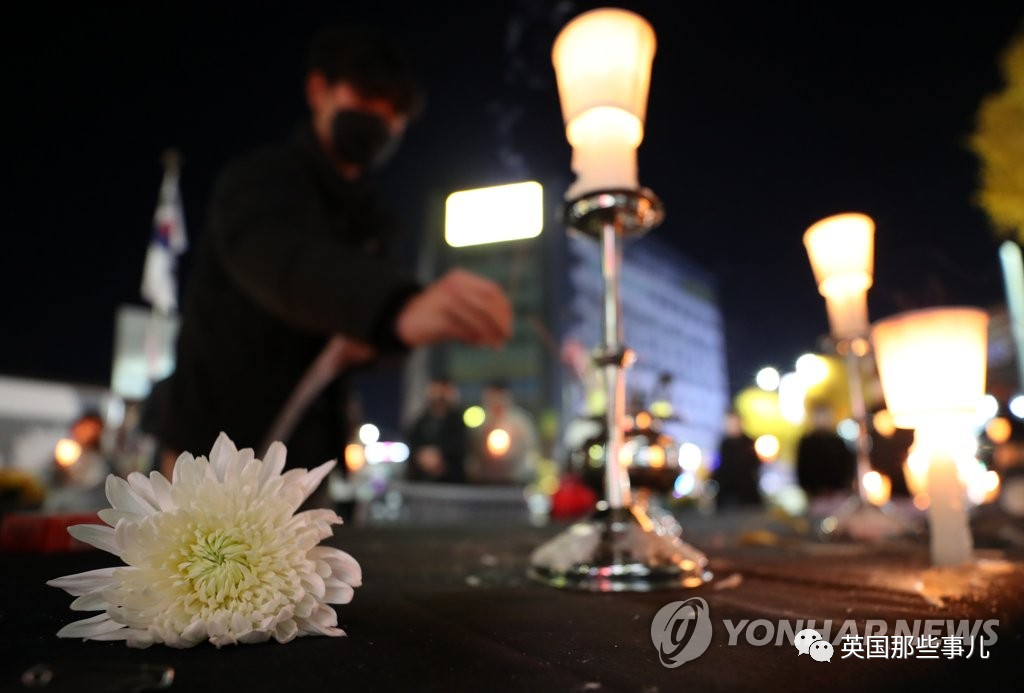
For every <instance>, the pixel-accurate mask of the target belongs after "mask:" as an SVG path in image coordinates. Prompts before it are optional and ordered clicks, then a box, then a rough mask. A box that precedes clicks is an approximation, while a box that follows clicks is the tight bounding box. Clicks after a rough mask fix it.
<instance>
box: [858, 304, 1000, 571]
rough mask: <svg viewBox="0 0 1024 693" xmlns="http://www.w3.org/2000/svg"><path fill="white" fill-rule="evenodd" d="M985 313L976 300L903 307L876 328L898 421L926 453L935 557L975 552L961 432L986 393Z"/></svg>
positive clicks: (959, 558) (956, 558) (945, 559)
mask: <svg viewBox="0 0 1024 693" xmlns="http://www.w3.org/2000/svg"><path fill="white" fill-rule="evenodd" d="M987 330H988V316H987V315H986V314H985V312H984V311H982V310H979V309H976V308H933V309H928V310H918V311H911V312H908V313H901V314H899V315H895V316H893V317H891V318H888V319H886V320H882V321H880V322H878V323H877V324H876V325H875V326H874V328H873V329H872V331H871V336H872V339H873V340H874V343H875V353H876V358H877V360H878V373H879V377H880V378H881V381H882V391H883V392H884V394H885V401H886V404H887V406H888V408H889V411H890V413H891V414H892V417H893V421H894V423H895V424H896V425H897V426H899V427H900V428H913V429H914V446H915V449H916V451H917V453H918V454H920V455H924V456H926V457H927V458H928V460H929V464H928V477H927V478H928V481H927V492H928V496H929V499H930V504H929V506H928V522H929V525H930V528H931V551H932V562H933V563H935V564H936V565H953V564H957V563H963V562H965V561H968V560H970V558H971V546H972V542H971V534H970V528H969V527H968V524H967V511H966V508H965V498H964V488H963V485H962V484H961V482H960V479H959V476H958V472H957V459H956V457H957V456H956V454H955V450H956V448H957V443H958V440H961V439H965V438H969V436H970V435H971V426H972V424H973V421H974V418H975V414H976V411H977V407H978V402H979V401H980V400H981V398H982V397H983V396H984V394H985V366H986V356H987V354H986V347H987Z"/></svg>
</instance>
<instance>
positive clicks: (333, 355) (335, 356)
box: [320, 335, 377, 373]
mask: <svg viewBox="0 0 1024 693" xmlns="http://www.w3.org/2000/svg"><path fill="white" fill-rule="evenodd" d="M376 357H377V353H376V352H375V351H374V349H373V347H372V346H370V345H369V344H367V343H365V342H360V341H359V340H358V339H352V338H351V337H345V336H343V335H334V336H333V337H331V340H330V341H329V342H328V343H327V346H326V347H324V350H323V351H322V352H321V355H320V358H321V359H324V361H325V362H326V363H328V364H330V368H331V369H333V370H334V371H335V372H337V373H341V372H342V371H344V370H346V369H348V368H351V367H353V366H358V365H361V364H364V363H368V362H370V361H372V360H373V359H374V358H376Z"/></svg>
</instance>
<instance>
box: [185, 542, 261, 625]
mask: <svg viewBox="0 0 1024 693" xmlns="http://www.w3.org/2000/svg"><path fill="white" fill-rule="evenodd" d="M194 536H195V541H194V542H193V543H192V544H190V545H189V546H188V547H187V549H186V550H185V551H184V552H183V553H185V560H183V561H182V562H181V563H180V564H179V565H178V568H179V570H180V571H181V575H182V576H184V577H185V578H186V579H187V580H188V582H189V583H190V584H191V585H192V589H193V591H194V593H195V594H196V595H197V596H198V597H199V599H200V601H202V602H204V603H205V604H206V605H207V606H223V605H224V602H225V601H226V600H228V599H235V598H237V597H238V596H239V591H240V590H243V589H245V588H247V587H249V586H251V585H252V584H253V583H254V582H255V581H256V580H255V575H254V574H253V567H252V566H251V565H250V562H249V555H250V551H251V547H250V546H249V544H248V543H246V542H245V541H244V540H242V539H240V538H239V537H237V536H235V535H234V534H232V533H231V532H229V531H227V530H225V529H216V530H214V531H212V532H210V533H209V534H205V533H203V532H202V531H201V530H196V532H195V535H194Z"/></svg>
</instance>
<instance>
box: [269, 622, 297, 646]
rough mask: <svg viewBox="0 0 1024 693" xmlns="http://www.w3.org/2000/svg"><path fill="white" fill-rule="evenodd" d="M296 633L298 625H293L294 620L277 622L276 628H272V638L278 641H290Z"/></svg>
mask: <svg viewBox="0 0 1024 693" xmlns="http://www.w3.org/2000/svg"><path fill="white" fill-rule="evenodd" d="M298 634H299V627H298V626H297V625H295V621H293V620H292V619H288V620H287V621H281V622H280V623H278V624H277V628H275V629H274V640H277V641H278V642H279V643H286V642H291V641H292V640H294V639H295V636H297V635H298Z"/></svg>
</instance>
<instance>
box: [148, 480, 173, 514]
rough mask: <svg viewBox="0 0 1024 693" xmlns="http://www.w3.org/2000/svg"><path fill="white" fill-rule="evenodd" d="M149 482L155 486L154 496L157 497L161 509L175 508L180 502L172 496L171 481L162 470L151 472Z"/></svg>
mask: <svg viewBox="0 0 1024 693" xmlns="http://www.w3.org/2000/svg"><path fill="white" fill-rule="evenodd" d="M149 483H150V484H151V485H152V487H153V497H154V498H155V499H156V502H157V507H158V508H159V509H160V510H164V511H167V510H174V509H175V508H177V507H178V504H177V503H175V502H174V499H173V498H172V497H171V489H172V486H171V482H169V481H168V480H167V477H165V476H164V475H163V474H161V473H160V472H150V473H149Z"/></svg>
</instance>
